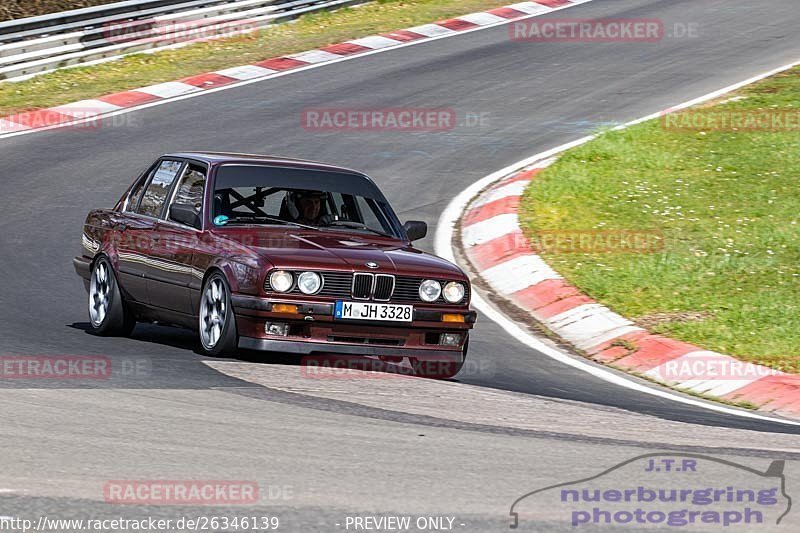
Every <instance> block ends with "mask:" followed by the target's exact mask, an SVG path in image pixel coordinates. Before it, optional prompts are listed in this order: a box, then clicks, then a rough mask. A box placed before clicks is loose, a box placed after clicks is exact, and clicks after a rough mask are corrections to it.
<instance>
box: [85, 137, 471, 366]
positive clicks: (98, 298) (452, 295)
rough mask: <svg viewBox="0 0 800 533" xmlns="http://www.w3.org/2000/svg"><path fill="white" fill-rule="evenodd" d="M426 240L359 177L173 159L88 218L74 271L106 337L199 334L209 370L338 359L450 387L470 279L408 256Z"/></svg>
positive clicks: (225, 157) (297, 164)
mask: <svg viewBox="0 0 800 533" xmlns="http://www.w3.org/2000/svg"><path fill="white" fill-rule="evenodd" d="M426 232H427V226H426V224H425V223H424V222H419V221H409V222H406V223H405V224H401V223H400V221H399V220H398V219H397V216H396V215H395V213H394V212H393V211H392V208H391V207H390V206H389V203H388V202H387V200H386V198H385V197H384V196H383V194H382V193H381V191H380V190H379V189H378V187H377V186H376V185H375V184H374V183H373V182H372V180H371V179H370V178H368V177H367V176H365V175H364V174H361V173H359V172H355V171H353V170H348V169H345V168H339V167H334V166H331V165H326V164H322V163H314V162H310V161H302V160H295V159H282V158H273V157H266V156H257V155H242V154H229V153H193V152H192V153H176V154H169V155H165V156H163V157H161V158H159V159H158V160H157V161H156V162H155V163H153V165H152V166H151V167H150V168H149V169H148V170H147V171H146V172H144V173H143V174H142V175H141V176H139V177H138V178H137V179H136V181H135V182H134V183H133V185H131V187H130V188H129V189H128V190H127V191H126V192H125V194H124V195H123V196H122V198H121V199H120V200H119V202H118V203H117V205H116V206H115V207H114V208H113V209H98V210H94V211H92V212H90V213H89V215H88V217H87V219H86V223H85V225H84V229H83V237H82V240H83V247H82V254H81V256H80V257H76V258H75V259H74V266H75V270H76V271H77V273H78V274H79V275H80V276H81V277H82V278H83V279H84V281H85V285H86V288H87V290H88V291H89V318H90V322H91V327H92V329H93V330H94V331H95V332H96V333H97V334H100V335H127V334H129V333H130V332H131V331H132V329H133V327H134V325H135V324H136V322H137V321H150V322H159V323H161V324H169V325H175V326H183V327H189V328H192V329H195V330H197V331H199V336H200V344H201V346H202V350H203V352H204V353H206V354H207V355H212V356H225V355H232V354H234V353H235V352H236V350H237V349H238V348H246V349H255V350H265V351H276V352H284V353H293V354H301V355H309V354H340V355H347V356H362V357H369V358H378V359H382V360H385V361H391V362H398V361H403V362H407V363H408V365H409V367H410V368H412V369H415V372H416V373H417V374H420V375H429V376H435V377H450V376H452V375H454V374H455V373H457V372H458V370H459V369H460V368H461V366H462V365H463V362H464V358H465V357H466V354H467V347H468V344H469V330H470V329H472V327H473V325H474V322H475V312H474V311H471V310H470V309H469V301H470V284H469V281H468V279H467V277H466V276H465V274H464V273H463V272H462V271H461V270H460V269H459V268H458V267H457V266H455V265H453V264H452V263H449V262H447V261H445V260H444V259H441V258H439V257H436V256H433V255H431V254H428V253H425V252H422V251H420V250H418V249H416V248H414V247H413V245H412V244H411V242H412V241H414V240H417V239H421V238H423V237H424V236H425V234H426Z"/></svg>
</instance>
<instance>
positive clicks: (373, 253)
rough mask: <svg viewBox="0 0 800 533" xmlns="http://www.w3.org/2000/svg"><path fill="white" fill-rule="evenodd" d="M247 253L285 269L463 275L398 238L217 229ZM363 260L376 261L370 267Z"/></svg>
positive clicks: (448, 264)
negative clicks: (373, 265) (375, 266)
mask: <svg viewBox="0 0 800 533" xmlns="http://www.w3.org/2000/svg"><path fill="white" fill-rule="evenodd" d="M214 234H215V235H216V236H217V237H218V238H221V239H225V240H228V241H234V242H235V243H237V244H238V245H239V248H240V252H241V253H242V254H244V253H247V254H248V255H253V256H256V257H257V258H259V259H260V260H261V261H262V262H269V263H270V266H273V267H275V268H286V269H309V270H347V271H369V272H384V273H391V274H397V275H405V276H420V277H426V276H430V277H442V278H445V279H466V276H465V275H464V273H463V272H462V271H461V269H460V268H458V267H457V266H455V265H454V264H452V263H450V262H449V261H446V260H444V259H442V258H440V257H437V256H435V255H432V254H428V253H425V252H422V251H420V250H418V249H416V248H413V247H412V246H409V245H407V244H405V243H403V242H401V241H397V240H393V239H385V238H381V237H375V238H373V237H372V236H370V235H365V234H358V235H355V234H353V233H345V232H338V231H308V230H288V231H287V230H286V229H283V230H282V231H275V230H266V229H264V230H260V231H253V230H249V231H248V230H246V229H244V228H226V229H215V230H214ZM367 263H374V264H377V265H378V267H377V268H370V267H368V266H367Z"/></svg>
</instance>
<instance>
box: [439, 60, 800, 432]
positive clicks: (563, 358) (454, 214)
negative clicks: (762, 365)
mask: <svg viewBox="0 0 800 533" xmlns="http://www.w3.org/2000/svg"><path fill="white" fill-rule="evenodd" d="M797 65H800V60H799V61H796V62H794V63H791V64H789V65H784V66H782V67H779V68H776V69H773V70H770V71H769V72H766V73H763V74H759V75H758V76H753V77H752V78H749V79H747V80H745V81H742V82H739V83H735V84H733V85H729V86H728V87H725V88H723V89H719V90H718V91H714V92H711V93H708V94H706V95H703V96H700V97H698V98H694V99H692V100H689V101H688V102H684V103H682V104H678V105H677V106H674V107H672V108H670V109H672V110H679V109H685V108H687V107H691V106H693V105H696V104H699V103H702V102H706V101H708V100H713V99H714V98H717V97H719V96H722V95H724V94H727V93H730V92H732V91H735V90H737V89H740V88H742V87H744V86H746V85H750V84H751V83H754V82H757V81H759V80H763V79H764V78H768V77H770V76H773V75H775V74H778V73H780V72H783V71H785V70H788V69H790V68H793V67H795V66H797ZM659 116H661V112H657V113H652V114H650V115H647V116H645V117H642V118H639V119H636V120H633V121H631V122H628V123H625V124H621V125H619V126H617V127H616V128H614V129H617V130H621V129H625V128H627V127H630V126H633V125H635V124H639V123H641V122H645V121H647V120H651V119H654V118H658V117H659ZM594 138H595V136H594V135H588V136H586V137H581V138H580V139H577V140H575V141H572V142H569V143H566V144H562V145H561V146H556V147H555V148H551V149H550V150H547V151H544V152H541V153H538V154H536V155H533V156H531V157H528V158H525V159H523V160H522V161H519V162H517V163H514V164H511V165H509V166H507V167H506V168H503V169H500V170H498V171H497V172H493V173H491V174H489V175H488V176H485V177H484V178H481V179H480V180H478V181H476V182H475V183H473V184H472V185H470V186H469V187H467V188H466V189H465V190H464V191H462V192H461V193H460V194H459V195H458V196H456V197H455V198H453V200H452V201H451V202H450V204H449V205H448V206H447V208H446V209H445V210H444V212H443V213H442V216H441V217H440V218H439V221H438V223H437V227H436V237H435V243H434V247H435V251H436V254H437V255H439V256H441V257H443V258H445V259H447V260H449V261H451V262H453V263H455V262H456V257H455V252H454V250H453V232H454V228H455V224H456V222H457V221H458V219H459V218H461V215H462V214H463V213H464V210H465V209H466V208H467V206H468V205H469V202H470V200H472V199H473V198H474V197H475V196H477V195H478V193H480V192H481V191H482V190H483V189H485V188H486V187H488V186H489V185H491V184H493V183H495V182H497V181H499V180H501V179H502V178H504V177H506V176H508V175H509V174H511V173H512V172H516V171H518V170H521V169H523V168H524V167H527V166H529V165H532V164H533V163H535V162H537V161H539V160H541V159H545V158H548V157H552V156H554V155H557V154H560V153H561V152H564V151H566V150H569V149H570V148H574V147H576V146H580V145H582V144H585V143H587V142H589V141H591V140H592V139H594ZM472 303H473V304H474V305H475V307H477V308H478V309H479V310H480V311H481V312H482V313H483V314H484V315H486V317H487V318H489V319H490V320H492V321H493V322H495V323H496V324H497V325H499V326H500V327H501V328H503V329H504V330H505V331H506V332H507V333H509V334H510V335H511V336H512V337H514V338H515V339H517V340H518V341H520V342H521V343H523V344H525V345H527V346H529V347H531V348H533V349H534V350H536V351H538V352H540V353H542V354H544V355H546V356H548V357H550V358H552V359H555V360H556V361H558V362H560V363H564V364H565V365H568V366H571V367H573V368H576V369H578V370H581V371H583V372H586V373H588V374H591V375H592V376H594V377H596V378H599V379H602V380H603V381H607V382H609V383H613V384H615V385H619V386H620V387H625V388H627V389H631V390H634V391H637V392H641V393H644V394H649V395H651V396H656V397H658V398H663V399H665V400H670V401H674V402H677V403H682V404H686V405H691V406H694V407H700V408H703V409H708V410H710V411H716V412H718V413H723V414H726V415H733V416H739V417H742V418H750V419H754V420H764V421H768V422H774V423H778V424H786V425H790V426H800V422H796V421H794V420H784V419H780V418H772V417H770V416H764V415H759V414H756V413H751V412H749V411H744V410H739V409H734V408H731V407H727V406H725V405H723V404H715V403H710V402H706V401H700V400H696V399H694V398H691V397H688V396H680V395H678V394H675V393H672V392H668V391H666V390H663V389H659V388H654V387H649V386H647V385H644V384H641V383H638V382H636V381H633V380H632V379H631V378H628V377H626V376H623V375H621V374H618V373H616V372H612V371H610V370H608V369H606V368H603V367H602V366H600V365H599V364H594V363H590V362H588V361H586V360H584V359H579V358H578V357H577V356H573V355H570V354H568V353H567V352H563V351H561V350H558V349H556V348H554V347H552V346H550V345H548V344H545V343H544V342H543V341H542V340H541V339H539V338H538V337H536V336H534V335H532V334H531V333H529V332H528V331H527V329H525V328H524V327H522V326H521V325H520V324H518V323H517V322H515V321H513V320H511V319H510V318H508V317H507V316H506V315H505V314H503V313H502V312H501V311H500V310H498V309H497V308H496V307H495V306H494V305H492V304H490V303H489V302H487V301H486V300H484V299H483V298H482V297H481V296H480V295H479V294H477V293H475V294H473V296H472Z"/></svg>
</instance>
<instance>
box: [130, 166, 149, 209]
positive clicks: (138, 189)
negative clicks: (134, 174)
mask: <svg viewBox="0 0 800 533" xmlns="http://www.w3.org/2000/svg"><path fill="white" fill-rule="evenodd" d="M149 177H150V171H148V172H147V173H146V174H145V175H144V176H142V178H141V179H140V180H139V181H138V182H137V183H136V185H135V186H134V187H133V189H132V190H131V193H130V194H129V195H128V201H127V203H126V204H125V211H134V210H135V209H136V206H137V205H139V198H141V197H142V191H143V190H144V186H145V185H147V180H148V178H149Z"/></svg>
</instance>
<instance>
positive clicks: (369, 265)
mask: <svg viewBox="0 0 800 533" xmlns="http://www.w3.org/2000/svg"><path fill="white" fill-rule="evenodd" d="M364 264H365V265H366V267H367V268H378V263H373V262H372V261H370V262H369V263H364Z"/></svg>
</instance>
